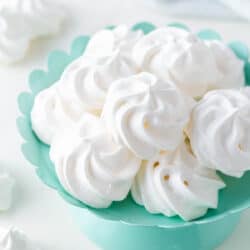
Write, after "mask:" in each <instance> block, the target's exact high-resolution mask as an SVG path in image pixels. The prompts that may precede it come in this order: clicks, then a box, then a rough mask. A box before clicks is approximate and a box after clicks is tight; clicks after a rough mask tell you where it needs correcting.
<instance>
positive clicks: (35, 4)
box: [0, 0, 65, 63]
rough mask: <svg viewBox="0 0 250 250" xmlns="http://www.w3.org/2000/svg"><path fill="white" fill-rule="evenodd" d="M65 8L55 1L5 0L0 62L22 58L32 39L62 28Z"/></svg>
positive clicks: (0, 26)
mask: <svg viewBox="0 0 250 250" xmlns="http://www.w3.org/2000/svg"><path fill="white" fill-rule="evenodd" d="M64 17H65V13H64V10H62V8H61V6H58V5H57V4H55V3H54V1H48V0H6V1H3V2H2V4H1V8H0V34H1V35H0V62H3V63H13V62H16V61H19V60H20V59H22V58H23V57H24V56H25V54H26V52H27V50H28V48H29V45H30V43H31V41H32V40H34V39H36V38H38V37H41V36H46V35H50V34H54V33H56V32H58V31H59V28H60V26H61V23H62V21H63V19H64Z"/></svg>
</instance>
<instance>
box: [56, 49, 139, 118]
mask: <svg viewBox="0 0 250 250" xmlns="http://www.w3.org/2000/svg"><path fill="white" fill-rule="evenodd" d="M137 71H138V70H137V68H136V67H135V64H133V63H132V62H131V61H130V59H127V58H124V57H122V56H121V54H120V52H118V51H117V52H114V53H113V54H112V55H110V56H105V57H89V56H86V55H84V56H83V57H81V58H79V59H78V60H76V61H74V62H73V63H72V64H71V65H70V66H69V67H68V68H67V69H66V71H65V72H64V74H63V76H62V79H61V83H60V88H59V89H60V93H61V96H62V97H63V99H64V100H65V101H66V103H67V105H68V107H69V109H70V110H72V112H73V113H76V114H79V113H80V114H81V113H82V110H87V111H89V112H94V113H100V112H101V110H102V108H103V105H104V102H105V99H106V94H107V91H108V89H109V86H110V85H111V83H112V82H113V81H115V80H118V79H120V78H122V77H127V76H130V75H133V74H135V73H136V72H137Z"/></svg>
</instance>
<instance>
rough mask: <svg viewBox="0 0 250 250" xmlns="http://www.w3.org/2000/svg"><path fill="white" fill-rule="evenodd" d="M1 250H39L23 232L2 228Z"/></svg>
mask: <svg viewBox="0 0 250 250" xmlns="http://www.w3.org/2000/svg"><path fill="white" fill-rule="evenodd" d="M0 249H1V250H38V248H37V247H36V246H35V244H34V242H32V241H31V240H30V239H29V238H28V237H27V236H26V235H25V234H24V233H23V232H21V231H20V230H18V229H16V228H9V229H4V228H0Z"/></svg>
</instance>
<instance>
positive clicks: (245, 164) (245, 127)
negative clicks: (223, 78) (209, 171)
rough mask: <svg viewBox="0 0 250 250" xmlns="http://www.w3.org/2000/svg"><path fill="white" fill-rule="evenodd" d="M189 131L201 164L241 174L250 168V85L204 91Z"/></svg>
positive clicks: (225, 171) (194, 112)
mask: <svg viewBox="0 0 250 250" xmlns="http://www.w3.org/2000/svg"><path fill="white" fill-rule="evenodd" d="M188 134H189V136H190V140H191V145H192V148H193V151H194V153H195V154H196V156H197V157H198V159H199V160H200V161H201V162H203V164H204V165H206V166H207V167H209V168H214V169H217V170H220V171H221V172H223V173H225V174H227V175H232V176H235V177H241V176H242V175H243V173H244V172H245V171H247V170H250V89H249V88H247V87H246V88H242V89H241V90H214V91H211V92H209V93H208V94H206V95H205V97H204V98H203V99H202V100H201V101H200V102H199V103H198V104H197V106H196V107H195V108H194V110H193V112H192V116H191V122H190V126H189V132H188Z"/></svg>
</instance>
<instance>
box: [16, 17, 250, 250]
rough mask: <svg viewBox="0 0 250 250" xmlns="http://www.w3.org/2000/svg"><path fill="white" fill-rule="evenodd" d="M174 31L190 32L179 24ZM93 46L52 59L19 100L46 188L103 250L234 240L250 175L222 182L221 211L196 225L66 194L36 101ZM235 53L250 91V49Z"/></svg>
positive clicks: (84, 40) (27, 146) (198, 246)
mask: <svg viewBox="0 0 250 250" xmlns="http://www.w3.org/2000/svg"><path fill="white" fill-rule="evenodd" d="M170 26H174V27H178V28H181V29H188V27H186V26H185V25H184V24H179V23H172V24H170ZM109 28H110V29H112V27H109ZM132 29H133V30H142V31H143V32H144V33H149V32H150V31H152V30H154V29H155V26H154V25H153V24H151V23H145V22H144V23H138V24H136V25H134V26H133V27H132ZM198 36H199V37H200V38H201V39H206V40H208V39H216V40H220V39H221V37H220V35H219V34H218V33H217V32H215V31H212V30H210V29H205V30H202V31H200V32H198ZM88 41H89V37H88V36H82V37H79V38H77V39H76V40H75V41H74V42H73V44H72V47H71V51H70V52H68V53H67V52H64V51H54V52H52V53H50V55H49V58H48V68H47V70H35V71H33V72H32V74H31V75H30V78H29V87H30V89H29V91H28V92H24V93H22V94H20V96H19V98H18V105H19V110H20V112H21V114H22V115H21V116H20V117H19V118H18V119H17V127H18V130H19V132H20V135H21V136H22V137H23V139H24V141H25V142H24V143H23V145H22V152H23V154H24V156H25V158H26V159H27V160H28V161H29V162H30V163H31V164H33V165H34V166H35V168H36V173H37V175H38V177H39V178H40V179H41V181H42V182H44V183H45V184H46V185H47V186H49V187H51V188H53V189H55V190H57V192H58V193H59V194H60V195H61V196H62V198H63V199H64V200H65V201H66V202H68V203H69V204H71V205H74V206H71V212H72V214H73V216H74V218H75V220H76V221H77V223H78V224H79V225H80V228H81V229H82V231H83V232H84V233H85V234H86V236H87V237H88V238H89V239H90V240H92V241H93V242H94V243H96V245H98V246H99V247H100V248H101V249H103V250H214V248H215V247H217V246H219V245H220V244H221V243H222V242H223V241H224V240H225V239H226V238H227V237H229V236H230V234H231V233H232V231H233V230H234V228H235V226H236V225H237V223H238V221H239V218H240V214H241V212H242V211H244V210H246V209H247V208H249V207H250V188H249V187H250V172H248V173H246V174H245V175H244V177H243V178H241V179H236V178H232V177H228V176H222V178H223V180H224V181H225V183H226V184H227V188H225V189H224V190H222V191H221V192H220V199H219V201H220V202H219V205H218V208H217V209H215V210H209V212H208V213H207V214H206V215H205V216H204V217H202V218H199V219H198V220H196V221H193V222H184V221H182V220H181V219H180V218H178V217H175V218H167V217H164V216H160V215H152V214H149V213H148V212H147V211H146V210H145V209H144V208H143V207H140V206H137V205H136V204H135V203H134V202H133V201H132V199H131V197H128V198H127V199H126V200H124V201H122V202H118V203H116V202H115V203H113V204H112V206H111V207H110V208H108V209H99V210H98V209H92V208H89V207H87V206H86V204H83V203H82V202H81V201H79V200H77V199H75V198H74V197H72V196H71V195H70V194H69V193H67V192H66V191H65V190H64V189H63V187H62V185H61V184H60V182H59V180H58V178H57V175H56V173H55V168H54V166H53V164H52V162H51V161H50V158H49V147H48V146H47V145H45V144H43V143H42V142H41V141H40V140H39V139H38V138H37V137H36V135H35V134H34V133H33V131H32V128H31V121H30V112H31V110H32V106H33V103H34V99H35V97H36V95H37V94H38V93H39V92H40V91H41V90H43V89H46V88H48V87H49V86H51V85H52V84H54V83H55V82H56V81H57V80H59V79H60V77H61V74H62V72H63V71H64V69H65V67H67V65H69V64H70V63H71V62H72V61H74V60H75V59H76V58H78V57H80V56H81V55H82V54H83V53H84V50H85V48H86V45H87V44H88ZM229 47H230V48H231V49H232V50H233V51H234V52H235V54H236V55H237V56H238V57H239V58H240V59H241V60H242V61H243V62H244V72H245V83H246V85H250V62H249V50H248V47H247V46H246V45H244V44H243V43H241V42H237V41H234V42H231V43H230V44H229ZM83 249H84V248H83Z"/></svg>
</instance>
